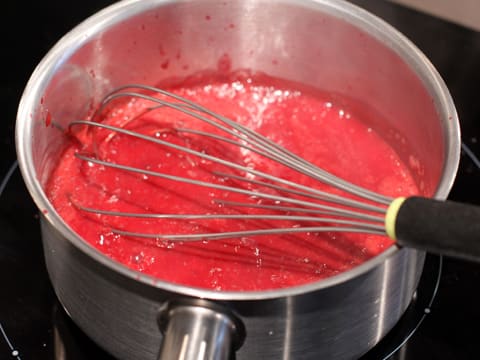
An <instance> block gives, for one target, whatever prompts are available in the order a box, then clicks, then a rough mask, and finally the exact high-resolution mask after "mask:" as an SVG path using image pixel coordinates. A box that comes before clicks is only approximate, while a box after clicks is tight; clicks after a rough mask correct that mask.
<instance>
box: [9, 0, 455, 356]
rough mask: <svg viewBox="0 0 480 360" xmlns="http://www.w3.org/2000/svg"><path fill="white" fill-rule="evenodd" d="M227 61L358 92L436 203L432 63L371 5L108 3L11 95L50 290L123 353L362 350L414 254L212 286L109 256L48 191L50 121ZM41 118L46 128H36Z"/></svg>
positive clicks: (410, 286) (443, 114)
mask: <svg viewBox="0 0 480 360" xmlns="http://www.w3.org/2000/svg"><path fill="white" fill-rule="evenodd" d="M230 24H233V25H234V26H230ZM178 54H181V56H178ZM225 56H228V58H229V59H230V62H229V64H228V66H229V69H231V70H235V69H251V70H253V71H258V72H263V73H266V74H269V75H271V76H274V77H280V78H284V79H287V80H292V81H296V82H300V83H303V84H306V85H309V86H313V87H316V88H319V89H322V90H326V91H329V92H332V93H335V94H341V95H342V96H345V97H348V98H351V99H355V100H356V101H357V103H358V104H360V105H359V106H365V108H368V109H369V111H371V114H372V115H375V116H372V119H374V120H372V124H371V126H372V127H375V129H376V130H377V131H378V132H379V133H381V134H382V136H383V137H384V138H385V139H387V140H388V141H389V142H390V143H391V145H392V146H393V147H394V148H395V149H396V150H397V152H398V153H399V155H400V156H401V157H402V158H403V160H404V161H405V163H406V164H408V166H410V168H411V170H412V173H413V174H414V176H415V180H416V182H417V184H418V186H419V188H420V189H421V190H422V192H424V193H425V194H426V195H429V196H430V195H431V196H434V197H437V198H439V199H445V198H446V197H447V195H448V192H449V189H450V187H451V185H452V183H453V181H454V178H455V173H456V170H457V166H458V162H459V154H460V131H459V123H458V119H457V114H456V111H455V107H454V104H453V102H452V99H451V96H450V95H449V92H448V90H447V88H446V86H445V84H444V82H443V81H442V79H441V77H440V76H439V74H438V73H437V71H436V70H435V69H434V67H433V66H432V65H431V63H430V62H429V61H428V59H427V58H426V57H425V56H424V55H423V54H422V53H421V52H420V51H419V50H418V49H417V48H416V47H415V46H414V45H413V44H412V43H411V42H410V41H409V40H408V39H407V38H406V37H404V36H403V35H401V34H400V33H399V32H398V31H396V30H395V29H394V28H392V27H391V26H389V25H388V24H387V23H385V22H384V21H382V20H380V19H379V18H377V17H375V16H374V15H372V14H370V13H368V12H367V11H365V10H363V9H361V8H359V7H357V6H355V5H352V4H351V3H348V2H345V1H340V0H282V1H273V0H248V1H224V0H183V1H167V0H142V1H138V0H126V1H120V2H118V3H115V4H113V5H111V6H110V7H107V8H105V9H104V10H102V11H100V12H98V13H96V14H95V15H93V16H92V17H90V18H88V19H86V20H85V21H84V22H82V23H81V24H79V25H78V26H77V27H75V28H74V29H72V30H71V31H70V32H68V33H67V34H66V35H65V36H64V37H63V38H62V39H60V40H59V41H58V43H57V44H56V45H55V46H54V47H53V48H52V49H51V50H50V51H49V52H48V53H47V54H46V56H45V57H44V58H43V60H42V61H41V62H40V63H39V65H38V66H37V68H36V69H35V71H34V73H33V74H32V76H31V78H30V80H29V82H28V84H27V86H26V88H25V91H24V94H23V97H22V99H21V102H20V105H19V110H18V118H17V124H16V145H17V153H18V160H19V164H20V168H21V172H22V175H23V178H24V181H25V183H26V185H27V188H28V190H29V192H30V194H31V196H32V198H33V199H34V201H35V203H36V205H37V206H38V209H39V213H40V214H41V216H40V217H41V221H40V223H41V233H42V239H43V245H44V254H45V259H46V265H47V269H48V273H49V276H50V279H51V282H52V284H53V287H54V289H55V292H56V295H57V297H58V299H59V300H60V302H61V304H62V305H63V307H64V308H65V311H66V312H67V313H68V314H69V316H70V317H71V318H72V319H73V320H74V322H75V323H76V324H77V325H78V326H79V327H80V328H81V329H82V330H83V331H84V332H85V333H86V334H87V335H88V336H89V337H91V338H92V339H93V340H94V341H95V342H96V343H98V344H99V345H100V346H101V347H102V348H104V349H106V350H107V351H108V352H109V353H111V354H112V355H113V356H115V357H117V358H119V359H156V358H161V359H228V358H234V357H235V358H237V359H321V358H323V359H351V358H358V357H359V356H361V355H362V354H364V353H365V352H367V351H368V350H369V349H370V348H372V347H373V346H374V345H375V344H377V343H378V342H379V341H380V340H381V339H382V338H383V337H384V335H385V334H386V333H387V332H388V331H389V330H390V329H391V328H392V327H393V326H394V325H395V323H396V322H397V321H398V320H399V318H400V317H401V316H402V314H403V313H404V311H405V309H406V308H407V307H408V305H409V303H410V302H411V299H412V296H413V295H414V293H415V290H416V287H417V284H418V281H419V277H420V275H421V273H422V269H423V263H424V258H425V253H424V252H422V251H418V250H414V249H406V248H399V247H396V246H392V247H391V248H389V249H387V250H386V251H384V252H383V253H382V254H380V255H378V256H376V257H375V258H373V259H371V260H369V261H367V262H365V263H363V264H361V265H360V266H357V267H355V268H354V269H352V270H349V271H346V272H344V273H341V274H338V275H336V276H333V277H331V278H328V279H325V280H322V281H318V282H314V283H310V284H306V285H301V286H294V287H289V288H284V289H278V290H275V289H274V290H266V291H248V292H234V291H214V290H208V289H201V288H194V287H189V286H183V285H179V284H174V283H169V282H166V281H162V280H159V279H155V278H152V277H150V276H148V275H145V274H142V273H139V272H136V271H133V270H131V269H129V268H127V267H125V266H122V265H120V264H119V263H116V262H114V261H112V260H111V259H110V258H109V257H107V256H105V255H103V254H101V253H100V252H99V251H97V250H95V249H94V248H93V247H91V246H90V245H89V244H87V243H86V242H84V241H83V240H82V239H81V238H80V237H79V236H78V235H77V234H76V233H75V232H73V231H72V230H71V228H70V227H69V226H68V225H67V224H66V223H65V222H64V221H63V220H62V219H61V218H60V217H59V215H58V214H57V212H56V211H55V209H54V208H53V207H52V205H51V204H50V203H49V201H48V199H47V197H46V196H45V192H44V187H45V183H46V181H47V179H48V177H49V174H50V172H51V170H52V168H53V167H54V166H55V164H56V162H57V161H58V158H59V155H60V153H61V151H62V148H63V147H64V145H65V141H66V139H65V136H64V134H63V132H62V131H60V130H59V128H62V127H65V126H66V125H67V124H68V123H69V122H70V121H72V120H74V119H82V118H85V117H86V116H87V115H88V114H89V111H90V110H91V109H92V108H94V107H95V106H96V104H98V102H99V100H100V99H101V98H102V96H104V95H105V94H106V93H107V92H108V91H110V90H111V89H113V88H115V87H117V86H120V85H123V84H127V83H144V84H150V85H152V84H157V83H158V82H159V81H161V80H165V81H167V80H168V81H175V79H182V78H185V77H187V76H190V75H192V74H196V73H198V72H202V71H219V70H222V69H223V70H224V67H225V63H224V62H222V59H225ZM165 64H168V66H166V65H165ZM163 65H165V66H163ZM50 119H54V120H55V123H56V125H57V126H47V125H48V122H49V120H50Z"/></svg>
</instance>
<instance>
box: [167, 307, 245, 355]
mask: <svg viewBox="0 0 480 360" xmlns="http://www.w3.org/2000/svg"><path fill="white" fill-rule="evenodd" d="M160 329H161V330H162V334H163V340H162V345H161V347H160V354H159V356H158V359H159V360H161V359H178V360H198V359H205V360H222V359H231V358H232V355H233V351H234V350H236V349H238V348H239V347H240V345H241V344H242V342H243V340H244V337H245V329H244V328H243V324H242V323H241V322H240V321H239V320H238V319H236V318H235V316H234V315H233V314H231V313H230V312H229V311H228V310H227V309H225V308H223V307H222V306H221V305H218V304H216V303H212V302H206V301H200V300H199V301H188V302H186V301H183V302H180V303H178V302H177V303H176V304H175V303H174V304H169V305H168V308H167V309H165V310H164V311H162V314H161V315H160Z"/></svg>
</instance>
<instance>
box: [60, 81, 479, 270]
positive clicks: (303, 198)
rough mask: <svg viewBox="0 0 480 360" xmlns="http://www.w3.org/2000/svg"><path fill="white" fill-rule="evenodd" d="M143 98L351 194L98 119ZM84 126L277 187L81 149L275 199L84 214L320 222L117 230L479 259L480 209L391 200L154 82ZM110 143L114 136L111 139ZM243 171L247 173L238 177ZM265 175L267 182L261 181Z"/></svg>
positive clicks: (125, 91)
mask: <svg viewBox="0 0 480 360" xmlns="http://www.w3.org/2000/svg"><path fill="white" fill-rule="evenodd" d="M125 98H140V99H143V100H146V101H147V102H151V104H152V105H151V107H149V108H148V109H146V110H145V111H144V112H143V113H142V115H144V114H145V113H148V112H150V111H155V110H157V109H159V108H168V109H171V111H178V112H180V113H181V114H182V116H185V115H186V116H189V117H193V118H194V119H196V120H199V121H201V122H203V123H205V124H209V126H212V127H213V128H215V129H216V131H215V132H209V131H204V130H199V129H194V128H183V127H182V128H180V127H176V128H174V129H172V131H175V132H178V133H188V134H195V135H196V136H201V137H205V138H207V139H209V140H212V141H215V142H220V143H226V144H229V145H232V146H238V147H239V148H241V149H244V150H248V151H251V152H254V153H255V154H257V155H260V156H262V157H264V158H266V159H268V160H269V161H274V162H277V163H279V164H281V165H283V166H285V167H287V168H290V169H292V170H294V171H296V172H297V173H299V174H302V175H303V176H307V177H310V178H312V179H314V180H316V181H318V182H321V183H323V184H326V185H328V186H330V187H333V188H336V189H338V190H341V191H342V192H343V193H344V194H349V195H348V196H345V195H341V194H340V195H339V194H335V193H333V192H330V191H323V190H319V189H316V188H312V187H309V186H304V185H302V184H300V183H297V182H294V181H291V180H286V179H283V178H280V177H277V176H274V175H272V174H269V173H266V172H262V171H259V170H255V169H253V168H251V167H249V166H245V165H242V164H240V163H237V162H235V161H232V160H229V159H226V158H221V157H219V156H214V155H211V154H208V153H206V152H203V151H199V150H196V149H193V148H190V147H187V146H183V145H181V144H180V145H179V144H176V143H173V142H170V141H168V140H164V139H162V138H158V137H155V136H150V135H147V134H143V133H139V132H136V131H133V130H131V129H128V128H127V124H128V123H129V122H131V121H133V119H129V120H127V121H125V123H123V124H117V125H112V124H107V123H104V122H101V121H98V119H99V117H100V115H101V113H102V112H103V111H104V109H105V108H106V107H107V106H108V105H109V104H110V103H112V102H113V101H114V100H116V99H125ZM79 126H84V127H88V128H89V129H90V131H93V130H92V129H105V130H108V131H110V132H111V133H110V137H112V136H115V134H123V135H127V136H131V137H134V138H137V139H143V140H145V141H148V142H151V143H154V144H158V145H160V146H163V147H168V148H171V149H174V150H175V151H179V152H183V153H185V154H189V155H194V156H196V157H198V158H200V159H204V160H208V161H211V162H214V163H217V164H220V165H222V167H223V168H227V169H231V170H232V172H225V173H223V172H215V175H218V176H224V177H227V178H229V179H232V180H234V181H236V182H238V183H243V184H250V185H252V184H253V185H256V186H258V187H260V188H264V189H270V190H274V191H259V190H258V189H256V190H251V189H248V188H245V187H241V186H232V185H228V184H218V183H213V182H209V181H202V180H198V179H194V178H189V177H182V176H177V175H174V174H168V173H164V172H160V171H152V170H148V169H144V168H137V167H132V166H129V165H126V164H120V163H114V162H111V161H108V160H105V159H102V158H101V156H97V155H98V154H96V153H93V154H91V153H90V154H89V153H84V152H81V151H80V152H77V153H76V155H75V156H76V157H77V158H79V159H81V160H83V161H87V162H89V163H93V164H98V165H101V166H105V167H110V168H115V169H118V170H121V171H128V172H131V173H136V174H140V175H143V176H149V177H150V176H153V177H159V178H163V179H168V180H172V181H177V182H179V183H188V184H192V185H196V186H202V187H208V188H214V189H217V190H221V191H226V192H232V193H237V194H242V195H246V196H247V197H254V198H256V199H258V198H260V199H265V200H268V203H267V204H265V203H252V202H235V201H228V200H222V199H215V201H216V202H217V203H218V204H219V205H222V206H227V207H228V206H230V207H233V206H234V207H249V208H257V209H259V210H262V211H263V210H264V211H265V212H266V213H265V214H264V213H262V214H183V213H182V214H176V213H171V214H165V213H161V214H159V213H134V212H120V211H110V210H104V209H99V208H92V207H87V206H85V205H83V204H81V203H79V202H78V201H76V200H75V199H71V200H72V203H73V204H74V206H76V207H77V208H78V209H80V210H81V211H84V212H88V213H94V214H101V215H107V216H115V217H136V218H147V219H167V220H169V219H170V220H187V221H188V220H209V219H231V220H236V219H238V220H245V219H260V220H269V221H270V220H271V221H275V220H291V221H295V222H307V223H308V224H314V225H313V226H311V225H310V226H298V227H286V228H282V227H271V228H267V229H264V228H260V229H259V228H254V229H248V230H241V231H221V232H208V231H207V232H204V233H195V234H149V233H138V232H130V231H125V230H120V229H112V232H114V233H117V234H121V235H127V236H135V237H144V238H156V239H165V240H169V241H184V242H186V241H201V240H218V239H227V238H239V237H247V236H256V235H272V234H288V233H295V232H297V233H299V232H357V233H369V234H377V235H386V236H388V237H390V238H391V239H392V240H394V241H395V242H396V244H397V245H398V246H405V247H412V248H416V249H420V250H426V251H429V252H433V253H438V254H443V255H448V256H454V257H460V258H465V259H469V260H477V261H478V260H480V208H479V207H476V206H473V205H468V204H462V203H457V202H452V201H440V200H435V199H430V198H424V197H419V196H411V197H399V198H391V197H387V196H384V195H381V194H378V193H375V192H373V191H371V190H368V189H365V188H363V187H360V186H358V185H355V184H353V183H350V182H348V181H345V180H344V179H342V178H339V177H337V176H335V175H333V174H331V173H329V172H328V171H325V170H324V169H322V168H320V167H318V166H316V165H314V164H312V163H311V162H309V161H307V160H305V159H303V158H302V157H300V156H298V155H296V154H294V153H292V152H290V151H289V150H287V149H285V148H284V147H282V146H280V145H279V144H277V143H275V142H274V141H272V140H270V139H268V138H266V137H265V136H263V135H261V134H259V133H257V132H255V131H254V130H252V129H250V128H248V127H246V126H244V125H241V124H239V123H237V122H235V121H233V120H231V119H229V118H227V117H225V116H222V115H219V114H217V113H215V112H213V111H211V110H209V109H207V108H205V107H203V106H201V105H199V104H197V103H194V102H192V101H190V100H188V99H185V98H183V97H181V96H178V95H176V94H173V93H170V92H167V91H165V90H162V89H158V88H155V87H151V86H146V85H139V84H130V85H125V86H121V87H118V88H116V89H114V90H113V91H112V92H111V93H109V94H107V96H106V97H105V98H104V99H103V100H102V102H101V103H100V105H99V107H98V108H97V110H96V112H95V114H94V115H93V116H92V117H91V120H76V121H72V122H71V123H70V125H69V130H70V131H72V132H73V131H74V128H75V127H79ZM104 141H109V139H104ZM239 174H241V175H239ZM259 179H262V180H259Z"/></svg>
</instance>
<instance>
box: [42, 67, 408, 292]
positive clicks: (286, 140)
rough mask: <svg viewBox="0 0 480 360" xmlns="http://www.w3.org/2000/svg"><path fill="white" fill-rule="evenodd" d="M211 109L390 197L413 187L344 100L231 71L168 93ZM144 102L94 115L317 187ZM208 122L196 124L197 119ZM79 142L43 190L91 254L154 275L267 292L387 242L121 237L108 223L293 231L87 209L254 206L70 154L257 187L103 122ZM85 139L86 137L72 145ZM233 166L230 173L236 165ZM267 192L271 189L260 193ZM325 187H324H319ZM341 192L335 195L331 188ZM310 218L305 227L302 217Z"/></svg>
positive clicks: (362, 257) (168, 230) (327, 237)
mask: <svg viewBox="0 0 480 360" xmlns="http://www.w3.org/2000/svg"><path fill="white" fill-rule="evenodd" d="M169 90H170V91H173V92H175V93H177V94H179V95H182V96H184V97H187V98H189V99H191V100H194V101H196V102H198V103H200V104H202V105H203V106H205V107H207V108H210V109H212V110H214V111H216V112H217V113H220V114H223V115H225V116H227V117H230V118H232V119H236V120H237V121H239V122H242V123H244V124H246V125H248V126H249V127H251V128H253V129H255V130H257V131H258V132H260V133H262V134H265V135H267V136H269V137H271V138H272V139H273V140H275V141H277V142H279V143H280V144H282V145H283V146H285V147H287V148H288V149H290V150H291V151H293V152H295V153H297V154H300V155H301V156H303V157H304V158H307V159H309V160H311V161H313V162H315V163H316V164H318V165H319V166H320V167H322V168H325V169H326V170H328V171H331V172H333V173H335V174H337V175H339V176H340V177H343V178H346V179H349V180H351V181H354V182H356V183H358V184H360V185H363V186H365V187H368V188H370V189H373V190H376V191H378V192H381V193H384V194H388V195H390V196H398V195H409V194H413V193H417V187H416V186H415V183H414V181H413V179H412V177H411V175H410V174H409V172H408V170H407V169H406V167H405V166H404V164H403V163H402V162H401V161H400V159H399V158H398V156H397V155H396V153H395V152H394V151H393V150H392V148H390V147H389V145H388V144H387V143H386V142H384V141H383V140H382V139H381V138H380V137H379V135H378V134H376V133H375V131H373V130H372V129H370V128H369V127H368V126H366V125H365V124H364V123H363V122H362V121H361V119H359V118H358V117H357V115H356V114H355V113H350V112H349V111H348V108H347V107H346V106H345V103H343V104H339V103H336V102H335V101H333V100H332V98H331V97H330V98H329V97H328V96H327V95H325V94H322V93H316V92H312V91H310V90H307V89H303V88H301V87H299V86H298V84H292V83H289V82H285V81H282V80H279V79H272V78H269V77H266V76H253V75H252V76H248V77H247V76H245V75H244V76H239V77H235V76H234V75H232V77H231V78H229V79H228V80H227V79H225V78H223V79H217V78H212V77H205V78H203V79H197V81H196V82H194V83H184V84H182V85H181V86H176V87H175V88H172V89H169ZM149 106H151V103H147V102H146V101H143V100H138V99H137V100H131V99H128V100H125V101H123V102H122V101H116V102H114V103H113V105H112V106H111V107H110V108H109V109H107V110H106V112H105V113H104V118H103V120H102V122H104V123H110V124H122V125H123V126H124V127H125V128H128V129H132V130H136V131H139V132H142V133H146V134H149V135H152V136H157V137H159V138H161V139H163V140H168V141H172V142H174V143H177V144H181V145H184V146H188V147H190V148H192V149H196V150H201V151H204V152H205V153H208V154H211V155H223V156H225V157H227V158H228V159H231V160H233V161H236V162H239V163H241V164H244V165H248V166H251V167H255V168H256V169H259V170H263V171H266V172H268V173H272V174H276V175H280V174H281V175H282V176H283V177H286V178H290V179H296V180H298V181H299V182H302V183H303V184H306V185H308V186H311V187H316V188H325V186H324V185H323V184H320V183H318V182H317V181H314V180H311V179H309V178H304V177H302V176H299V175H298V174H296V173H293V172H292V171H291V170H286V169H285V168H283V167H282V166H280V165H278V164H275V163H273V162H271V161H267V160H265V159H264V158H261V157H260V156H259V155H256V154H253V153H252V152H250V151H248V150H245V149H239V148H237V147H234V146H232V145H230V144H226V143H219V142H218V141H213V140H211V139H206V138H202V137H199V136H197V135H192V134H187V133H180V132H177V131H175V130H174V129H173V128H174V127H181V126H184V127H187V126H189V124H190V126H191V127H192V126H195V127H198V126H199V125H198V123H197V122H195V125H193V121H192V120H191V119H189V118H188V117H187V116H184V115H183V116H182V115H181V114H179V113H173V112H172V111H166V110H160V111H158V112H146V113H145V115H144V116H143V117H136V118H135V120H131V119H132V118H133V117H135V116H136V115H138V114H139V112H141V111H142V110H143V109H145V107H149ZM201 127H202V128H205V127H206V126H205V125H201ZM74 131H76V134H75V136H76V138H77V139H79V140H80V142H77V141H72V142H71V144H70V145H69V147H67V148H66V150H65V152H64V153H63V156H62V157H61V159H60V161H59V163H58V167H57V169H56V170H55V171H54V172H53V173H52V176H51V178H50V181H49V183H48V188H47V191H48V196H49V198H50V199H51V201H52V202H53V204H54V206H55V207H56V209H57V210H58V212H59V213H60V215H61V216H62V217H63V218H64V219H65V221H66V222H67V223H68V224H70V226H71V227H72V228H73V229H74V230H75V231H76V232H77V233H78V234H79V235H80V236H81V237H83V238H84V239H85V240H86V241H88V242H89V243H90V244H92V245H93V246H94V247H96V248H97V249H98V250H99V251H101V252H103V253H104V254H106V255H108V256H109V257H111V258H112V259H115V260H117V261H119V262H121V263H123V264H125V265H126V266H128V267H130V268H132V269H135V270H138V271H141V272H143V273H146V274H150V275H153V276H154V277H157V278H159V279H162V280H167V281H170V282H174V283H180V284H184V285H188V286H195V287H202V288H210V289H215V290H232V291H236V290H242V291H243V290H265V289H274V288H282V287H289V286H294V285H299V284H305V283H309V282H313V281H317V280H320V279H324V278H326V277H329V276H332V275H335V274H338V273H340V272H342V271H345V270H348V269H350V268H352V267H354V266H356V265H358V264H361V263H362V262H364V261H366V260H367V259H369V258H371V257H373V256H375V255H377V254H379V253H381V252H382V251H383V250H385V249H386V248H387V247H389V246H390V245H391V244H392V242H391V241H390V240H389V239H387V238H385V237H381V236H373V235H364V234H346V233H297V234H290V235H284V236H257V237H246V238H236V239H229V240H210V241H200V242H195V243H192V242H172V241H168V240H162V239H158V238H157V239H145V238H137V237H135V238H132V237H127V236H121V235H118V234H114V233H113V232H112V229H113V228H116V229H126V230H132V231H140V232H147V233H156V234H158V233H161V234H189V233H202V232H212V231H229V230H241V229H258V228H264V227H267V228H268V227H296V226H299V225H300V224H298V223H293V222H287V221H281V222H278V221H277V222H274V221H270V222H269V221H266V220H257V221H253V220H248V221H238V220H235V221H234V220H231V219H230V220H215V221H205V220H188V221H185V220H184V221H181V220H146V219H130V218H119V217H112V216H107V215H94V214H91V213H86V212H83V211H80V210H78V209H77V208H76V207H75V206H74V205H72V202H71V200H74V202H78V203H79V204H82V205H83V206H87V207H94V208H101V209H110V210H121V211H130V212H155V213H175V214H178V213H187V214H188V213H199V214H207V213H211V214H215V213H227V214H238V213H242V212H246V211H249V212H251V213H256V212H260V210H255V209H251V210H249V209H247V208H240V207H235V206H226V205H223V206H222V205H220V204H219V203H218V202H217V201H215V200H216V199H227V200H231V201H253V202H259V203H265V204H268V203H269V201H268V200H262V199H253V200H252V199H246V198H245V197H244V196H242V195H232V194H231V193H226V192H225V191H220V190H214V189H211V188H204V187H198V186H194V185H188V184H183V183H178V182H172V181H169V180H164V179H159V178H156V177H153V176H142V175H139V174H133V173H127V172H125V171H119V170H114V169H111V168H107V167H104V166H99V165H94V164H91V163H87V162H85V161H81V160H78V159H76V158H75V157H74V154H75V153H76V152H78V151H82V152H87V153H88V152H90V153H93V152H94V151H95V154H96V156H97V157H99V158H102V159H106V160H109V161H113V162H116V163H124V164H128V165H130V166H136V167H140V168H146V169H149V170H152V171H161V172H164V173H167V174H176V175H180V176H187V177H193V178H195V179H198V180H203V181H209V182H215V183H220V184H224V185H229V186H237V187H245V188H253V189H255V188H258V187H259V186H260V185H252V184H246V183H240V182H238V181H237V180H234V179H229V178H227V177H225V175H218V174H212V170H218V171H223V172H227V171H229V172H230V173H231V172H232V170H227V169H225V168H224V167H222V166H220V165H218V164H215V163H211V162H210V161H206V160H201V159H199V158H197V157H195V156H193V155H187V154H184V153H181V152H179V151H177V150H172V149H168V148H166V147H162V146H160V145H153V144H150V143H147V142H145V141H142V140H138V139H133V138H130V137H127V136H124V135H113V134H109V133H108V132H107V131H106V130H94V131H91V130H90V131H85V129H81V128H78V127H77V128H75V129H74ZM80 144H83V145H80ZM237 173H238V171H237ZM261 190H262V191H267V192H270V193H275V190H272V189H261ZM328 191H331V190H328ZM337 192H338V191H337ZM303 225H307V226H308V225H311V224H303Z"/></svg>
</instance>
